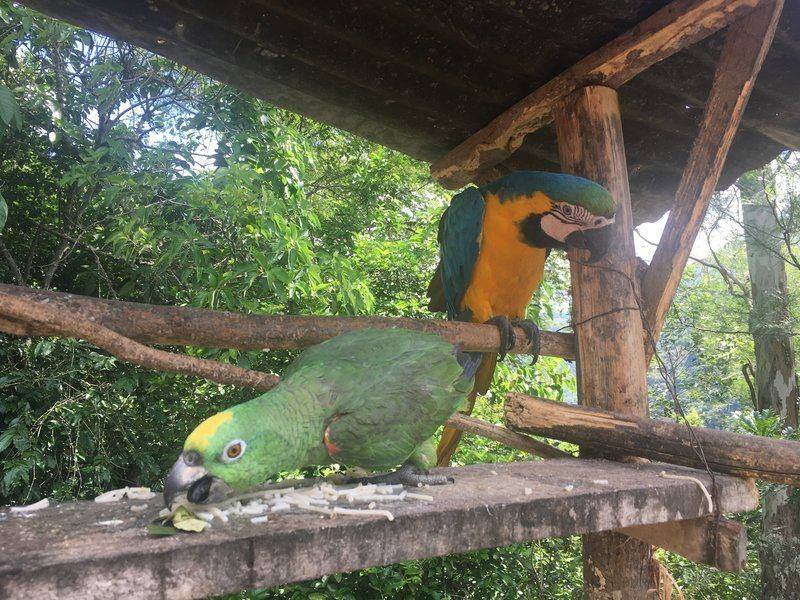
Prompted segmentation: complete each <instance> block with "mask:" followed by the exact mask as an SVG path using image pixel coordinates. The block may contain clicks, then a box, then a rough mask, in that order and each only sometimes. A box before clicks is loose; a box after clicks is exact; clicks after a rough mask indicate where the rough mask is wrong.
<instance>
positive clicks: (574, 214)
mask: <svg viewBox="0 0 800 600" xmlns="http://www.w3.org/2000/svg"><path fill="white" fill-rule="evenodd" d="M613 222H614V217H611V218H609V217H602V216H599V215H593V214H592V213H590V212H589V211H588V210H586V209H585V208H583V207H582V206H576V205H575V204H568V203H567V202H556V203H554V204H553V207H552V209H550V212H548V213H547V214H546V215H544V216H543V217H542V231H544V232H545V233H546V234H547V235H549V236H550V237H551V238H553V239H554V240H558V241H559V242H562V243H563V242H564V240H566V239H567V236H568V235H569V234H571V233H574V232H576V231H590V230H592V229H601V228H603V227H605V226H606V225H610V224H612V223H613Z"/></svg>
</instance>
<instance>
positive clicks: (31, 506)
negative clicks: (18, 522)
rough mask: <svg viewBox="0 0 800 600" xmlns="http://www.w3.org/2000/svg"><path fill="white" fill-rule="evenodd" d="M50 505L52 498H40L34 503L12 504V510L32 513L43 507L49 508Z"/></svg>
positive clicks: (13, 511)
mask: <svg viewBox="0 0 800 600" xmlns="http://www.w3.org/2000/svg"><path fill="white" fill-rule="evenodd" d="M48 506H50V499H49V498H45V499H44V500H39V501H38V502H34V503H33V504H28V505H27V506H12V507H11V512H12V513H31V512H35V511H37V510H42V509H43V508H47V507H48Z"/></svg>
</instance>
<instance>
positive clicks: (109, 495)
mask: <svg viewBox="0 0 800 600" xmlns="http://www.w3.org/2000/svg"><path fill="white" fill-rule="evenodd" d="M126 496H127V497H128V498H129V499H130V500H152V499H153V498H155V497H156V494H155V492H151V491H150V488H149V487H124V488H120V489H118V490H109V491H107V492H103V493H102V494H100V495H99V496H97V497H96V498H95V499H94V501H95V502H100V503H104V502H119V501H120V500H122V499H123V498H125V497H126Z"/></svg>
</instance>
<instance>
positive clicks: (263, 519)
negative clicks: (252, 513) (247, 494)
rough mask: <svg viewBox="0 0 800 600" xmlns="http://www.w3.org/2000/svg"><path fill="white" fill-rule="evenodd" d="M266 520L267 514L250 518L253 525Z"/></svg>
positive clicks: (267, 519)
mask: <svg viewBox="0 0 800 600" xmlns="http://www.w3.org/2000/svg"><path fill="white" fill-rule="evenodd" d="M267 521H269V517H268V516H267V515H264V516H263V517H253V518H252V519H250V522H251V523H252V524H253V525H258V524H259V523H266V522H267Z"/></svg>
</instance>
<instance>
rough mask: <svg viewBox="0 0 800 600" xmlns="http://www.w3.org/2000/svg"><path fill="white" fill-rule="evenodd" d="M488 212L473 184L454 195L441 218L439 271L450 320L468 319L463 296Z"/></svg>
mask: <svg viewBox="0 0 800 600" xmlns="http://www.w3.org/2000/svg"><path fill="white" fill-rule="evenodd" d="M485 212H486V203H485V202H484V200H483V196H482V195H481V192H480V190H478V188H474V187H471V188H467V189H466V190H464V191H463V192H461V193H460V194H456V195H455V196H453V199H452V200H451V201H450V206H449V207H448V208H447V210H446V211H445V212H444V214H443V215H442V218H441V220H440V221H439V236H438V239H439V253H440V257H441V262H440V266H439V269H438V270H437V272H436V273H437V276H439V277H440V278H441V287H442V289H443V291H444V300H445V307H446V309H447V318H448V319H451V320H459V321H462V320H463V321H468V320H469V315H464V314H462V310H461V299H462V298H463V297H464V294H465V293H466V292H467V287H468V286H469V282H470V280H471V279H472V271H473V270H474V268H475V263H477V262H478V253H479V252H480V238H481V232H482V231H483V215H484V213H485Z"/></svg>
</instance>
